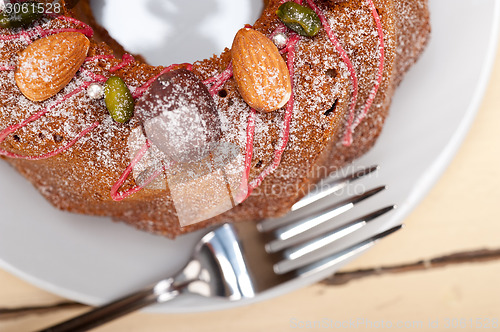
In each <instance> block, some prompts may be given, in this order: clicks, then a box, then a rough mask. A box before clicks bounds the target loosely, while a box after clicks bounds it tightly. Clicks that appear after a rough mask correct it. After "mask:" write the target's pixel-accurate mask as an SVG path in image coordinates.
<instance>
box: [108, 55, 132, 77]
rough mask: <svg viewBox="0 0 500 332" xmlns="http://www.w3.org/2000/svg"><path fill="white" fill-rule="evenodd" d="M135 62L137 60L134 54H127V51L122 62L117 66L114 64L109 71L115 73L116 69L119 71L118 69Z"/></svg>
mask: <svg viewBox="0 0 500 332" xmlns="http://www.w3.org/2000/svg"><path fill="white" fill-rule="evenodd" d="M134 62H135V59H134V57H133V56H131V55H130V54H126V53H125V54H124V55H123V57H122V62H120V63H119V64H117V65H116V66H114V67H111V68H110V69H109V72H110V73H114V72H116V71H118V70H120V69H122V68H124V67H126V66H128V65H130V64H132V63H134Z"/></svg>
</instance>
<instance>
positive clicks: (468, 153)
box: [0, 53, 500, 332]
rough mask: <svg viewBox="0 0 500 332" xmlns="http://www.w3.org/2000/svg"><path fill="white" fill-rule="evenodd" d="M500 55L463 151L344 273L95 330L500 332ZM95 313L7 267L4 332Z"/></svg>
mask: <svg viewBox="0 0 500 332" xmlns="http://www.w3.org/2000/svg"><path fill="white" fill-rule="evenodd" d="M499 93H500V53H497V57H496V64H495V67H494V69H493V73H492V76H491V81H490V83H489V87H488V90H487V92H486V95H485V98H484V100H483V103H482V106H481V108H480V110H479V113H478V115H477V118H476V119H475V121H474V124H473V125H472V128H471V130H470V132H469V134H468V135H467V137H466V139H465V142H464V144H463V145H462V147H461V148H460V150H459V152H458V154H457V155H456V157H455V158H454V160H453V161H452V163H451V164H450V166H449V167H448V169H447V170H446V172H445V173H444V175H443V176H442V178H441V179H440V180H439V181H438V182H437V184H436V185H435V187H434V188H433V189H432V190H431V192H430V193H429V194H428V195H427V197H426V198H425V199H424V201H423V202H422V203H421V204H420V205H419V206H418V207H417V208H416V209H415V210H414V211H413V213H412V214H411V215H410V216H409V217H408V218H407V219H406V220H405V224H406V226H407V227H406V229H405V230H404V231H401V232H398V233H396V234H395V235H393V236H391V237H389V238H387V239H386V240H384V241H382V242H380V244H378V245H377V246H376V247H375V248H374V249H372V250H371V251H369V252H367V253H366V254H365V255H363V256H362V257H361V258H360V259H358V260H356V261H355V262H353V263H352V264H350V265H349V266H347V267H345V268H344V269H343V272H342V273H341V274H339V275H338V276H337V277H336V278H335V279H332V280H327V281H325V282H323V283H319V284H316V285H313V286H310V287H307V288H305V289H301V290H298V291H295V292H293V293H290V294H287V295H284V296H281V297H278V298H275V299H272V300H269V301H266V302H263V303H258V304H254V305H250V306H246V307H241V308H236V309H231V310H227V311H222V312H211V313H201V314H175V315H167V314H146V313H134V314H131V315H129V316H127V317H125V318H123V319H121V320H118V321H115V322H113V323H110V324H108V325H106V326H103V327H101V328H99V329H96V331H100V332H117V331H120V332H122V331H151V332H156V331H226V330H227V331H287V330H294V329H297V328H307V327H310V328H311V327H315V328H316V329H320V328H325V329H328V328H339V327H344V329H356V330H360V331H362V330H374V329H383V328H385V329H388V328H390V327H392V328H393V329H395V328H400V329H402V328H408V329H410V328H412V329H415V330H422V331H429V330H432V331H450V330H457V329H460V330H462V331H470V330H473V329H479V328H482V329H487V330H494V331H495V330H498V331H500V217H499V214H498V211H497V210H496V208H497V207H498V205H499V204H500V97H499ZM86 310H88V307H86V306H84V305H81V304H77V303H73V302H71V301H68V300H66V299H63V298H60V297H58V296H55V295H52V294H50V293H47V292H46V291H43V290H41V289H38V288H36V287H34V286H32V285H30V284H28V283H26V282H24V281H22V280H20V279H18V278H17V277H14V276H12V275H11V274H9V273H7V272H5V271H2V270H0V331H5V332H7V331H12V332H19V331H21V332H22V331H31V330H35V329H40V328H42V327H45V326H47V325H49V324H53V323H55V322H58V321H60V320H63V319H67V318H69V317H71V316H74V315H76V314H79V313H82V312H84V311H86Z"/></svg>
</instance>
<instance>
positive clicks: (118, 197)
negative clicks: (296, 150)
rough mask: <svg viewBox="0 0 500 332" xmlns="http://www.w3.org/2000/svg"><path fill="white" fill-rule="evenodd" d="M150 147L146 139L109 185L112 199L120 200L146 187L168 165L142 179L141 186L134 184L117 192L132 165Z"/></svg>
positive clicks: (132, 167) (134, 164)
mask: <svg viewBox="0 0 500 332" xmlns="http://www.w3.org/2000/svg"><path fill="white" fill-rule="evenodd" d="M150 147H151V142H150V141H149V140H148V139H147V140H146V143H144V145H143V146H142V147H141V149H140V150H139V152H137V154H136V155H135V157H134V159H133V160H132V161H131V162H130V164H129V165H128V166H127V168H126V169H125V172H123V174H122V175H121V176H120V178H119V179H118V181H116V183H115V184H114V185H113V187H111V198H112V199H113V200H114V201H117V202H119V201H121V200H123V199H125V198H127V197H129V196H131V195H133V194H135V193H137V192H139V191H140V190H141V189H143V188H144V187H146V186H147V185H148V184H150V183H151V182H152V181H153V180H154V179H156V178H157V177H158V176H159V175H160V174H161V173H163V171H164V170H165V169H167V168H168V167H169V166H170V165H164V166H163V167H160V168H159V169H158V170H157V171H156V172H154V173H153V174H152V175H151V176H150V177H149V178H147V179H146V181H144V184H143V185H142V186H134V187H132V188H130V189H128V190H126V191H124V192H118V190H120V188H121V187H122V186H123V184H124V183H125V181H126V180H127V178H128V176H129V175H130V173H131V172H132V170H133V169H134V167H135V166H136V165H137V163H138V162H139V161H140V160H141V159H142V158H143V157H144V155H145V154H146V152H147V151H148V150H149V148H150Z"/></svg>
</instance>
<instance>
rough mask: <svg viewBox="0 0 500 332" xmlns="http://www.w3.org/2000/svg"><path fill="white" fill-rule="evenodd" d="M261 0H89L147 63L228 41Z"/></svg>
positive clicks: (198, 55) (205, 53)
mask: <svg viewBox="0 0 500 332" xmlns="http://www.w3.org/2000/svg"><path fill="white" fill-rule="evenodd" d="M263 3H264V1H263V0H141V1H137V0H91V5H92V9H93V11H94V15H95V17H96V20H97V22H98V23H99V24H101V25H102V26H104V27H105V28H106V29H107V30H108V32H109V33H110V35H111V36H112V37H113V38H115V39H116V40H117V41H118V42H119V43H121V44H122V45H123V46H124V47H125V49H126V50H127V51H129V52H132V53H136V54H141V55H143V56H144V57H145V59H146V60H147V61H148V62H149V63H150V64H152V65H168V64H172V63H182V62H194V61H196V60H201V59H205V58H209V57H211V56H212V55H213V54H219V53H221V52H222V51H223V50H224V48H225V47H228V48H229V47H231V44H232V41H233V38H234V35H235V34H236V32H237V31H238V30H239V29H240V28H241V27H243V26H244V25H245V24H253V23H254V22H255V20H256V19H257V18H258V17H259V16H260V14H261V12H262V8H263Z"/></svg>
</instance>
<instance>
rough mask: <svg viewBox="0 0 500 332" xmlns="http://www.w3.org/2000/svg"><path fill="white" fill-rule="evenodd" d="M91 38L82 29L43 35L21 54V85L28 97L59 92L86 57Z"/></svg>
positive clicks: (40, 97) (18, 73) (36, 98)
mask: <svg viewBox="0 0 500 332" xmlns="http://www.w3.org/2000/svg"><path fill="white" fill-rule="evenodd" d="M89 46H90V41H89V40H88V39H87V37H85V35H83V34H81V33H79V32H61V33H58V34H55V35H51V36H48V37H45V38H41V39H38V40H36V41H35V42H33V43H32V44H30V45H29V46H28V47H27V48H26V49H25V50H23V51H22V52H21V53H20V54H19V60H18V63H17V68H16V72H15V80H16V83H17V86H18V87H19V89H20V90H21V92H22V93H23V94H24V95H25V96H26V98H28V99H30V100H32V101H42V100H45V99H48V98H50V97H52V96H54V95H56V94H57V93H58V92H59V91H61V90H62V89H63V88H64V87H65V86H66V85H67V84H68V83H69V82H70V81H71V80H72V79H73V77H74V76H75V74H76V72H77V71H78V69H80V67H81V65H82V64H83V62H84V61H85V58H86V57H87V52H88V49H89Z"/></svg>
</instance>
